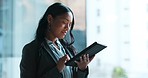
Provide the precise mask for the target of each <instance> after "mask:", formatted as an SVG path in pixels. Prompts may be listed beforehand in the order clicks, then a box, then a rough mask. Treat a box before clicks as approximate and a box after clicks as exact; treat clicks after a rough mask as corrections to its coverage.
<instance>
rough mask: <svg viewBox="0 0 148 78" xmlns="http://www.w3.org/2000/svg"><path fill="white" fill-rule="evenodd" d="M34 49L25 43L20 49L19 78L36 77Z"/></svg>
mask: <svg viewBox="0 0 148 78" xmlns="http://www.w3.org/2000/svg"><path fill="white" fill-rule="evenodd" d="M35 54H37V53H35V51H33V49H31V48H30V46H29V45H26V46H25V47H24V48H23V51H22V59H21V63H20V77H21V78H37V77H36V76H37V72H36V67H37V65H36V57H37V55H35Z"/></svg>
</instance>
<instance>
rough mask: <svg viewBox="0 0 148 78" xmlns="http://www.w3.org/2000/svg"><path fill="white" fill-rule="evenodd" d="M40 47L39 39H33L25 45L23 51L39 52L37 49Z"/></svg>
mask: <svg viewBox="0 0 148 78" xmlns="http://www.w3.org/2000/svg"><path fill="white" fill-rule="evenodd" d="M38 48H39V44H38V43H37V41H36V40H33V41H31V42H30V43H27V44H26V45H25V46H24V47H23V50H22V52H23V54H24V53H25V54H26V53H27V54H28V53H29V54H30V53H34V52H37V50H38Z"/></svg>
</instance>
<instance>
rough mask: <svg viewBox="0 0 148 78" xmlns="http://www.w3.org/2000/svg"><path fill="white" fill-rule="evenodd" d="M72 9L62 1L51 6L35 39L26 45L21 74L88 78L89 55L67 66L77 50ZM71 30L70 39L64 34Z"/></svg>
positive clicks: (39, 77)
mask: <svg viewBox="0 0 148 78" xmlns="http://www.w3.org/2000/svg"><path fill="white" fill-rule="evenodd" d="M73 27H74V15H73V12H72V11H71V10H70V8H68V7H67V6H65V5H63V4H62V3H54V4H52V5H51V6H49V7H48V9H47V10H46V12H45V14H44V15H43V17H42V18H41V20H40V21H39V25H38V28H37V31H36V37H35V39H34V40H33V41H32V42H30V43H29V44H27V45H25V46H24V48H23V53H22V59H21V63H20V72H21V78H87V76H88V64H89V63H90V62H91V60H92V59H93V58H89V55H87V54H86V55H83V56H82V57H80V61H76V64H77V67H72V66H66V65H65V63H66V61H68V60H70V58H72V57H73V56H74V55H75V54H76V51H75V48H74V47H73V46H72V44H73V43H74V37H73V35H72V30H73ZM67 33H69V35H70V36H69V37H70V40H69V41H68V40H66V39H65V36H66V34H67Z"/></svg>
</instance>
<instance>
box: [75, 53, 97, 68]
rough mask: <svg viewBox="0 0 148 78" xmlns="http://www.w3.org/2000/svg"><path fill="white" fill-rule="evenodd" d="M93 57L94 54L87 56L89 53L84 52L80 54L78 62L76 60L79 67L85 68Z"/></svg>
mask: <svg viewBox="0 0 148 78" xmlns="http://www.w3.org/2000/svg"><path fill="white" fill-rule="evenodd" d="M93 58H94V56H93V57H91V58H89V54H85V55H83V56H81V57H80V61H79V62H78V61H76V63H77V65H78V67H79V69H80V70H85V69H86V68H87V66H88V64H89V63H90V62H91V61H92V59H93Z"/></svg>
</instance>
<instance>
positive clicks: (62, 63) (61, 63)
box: [57, 54, 70, 72]
mask: <svg viewBox="0 0 148 78" xmlns="http://www.w3.org/2000/svg"><path fill="white" fill-rule="evenodd" d="M68 60H70V58H69V56H68V55H67V54H66V55H65V56H63V57H62V58H60V59H59V61H58V62H57V69H58V70H59V72H62V70H63V69H64V68H65V63H66V62H67V61H68Z"/></svg>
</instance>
